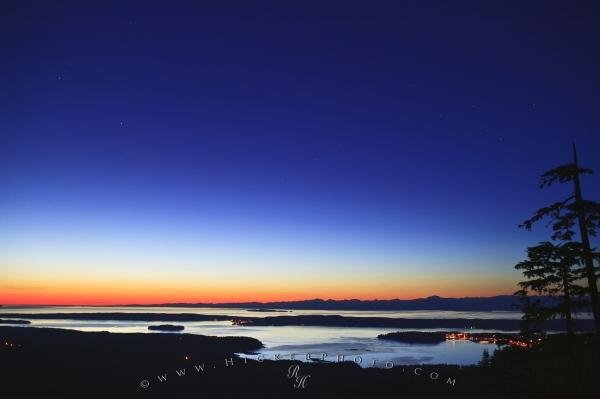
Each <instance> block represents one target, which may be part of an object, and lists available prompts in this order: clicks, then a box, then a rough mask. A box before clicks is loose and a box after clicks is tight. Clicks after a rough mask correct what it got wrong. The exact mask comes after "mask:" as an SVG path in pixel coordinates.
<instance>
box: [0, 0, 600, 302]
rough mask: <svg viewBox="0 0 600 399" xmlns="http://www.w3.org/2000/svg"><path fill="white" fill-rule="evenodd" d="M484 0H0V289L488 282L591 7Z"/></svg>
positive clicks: (503, 267)
mask: <svg viewBox="0 0 600 399" xmlns="http://www.w3.org/2000/svg"><path fill="white" fill-rule="evenodd" d="M481 3H485V4H481ZM487 3H489V2H473V3H467V2H464V3H461V5H459V6H457V5H450V4H447V2H426V1H425V2H420V1H419V2H416V1H406V2H399V1H398V2H377V1H376V2H369V3H368V4H367V3H365V2H362V3H353V2H348V1H347V2H343V3H342V2H339V3H336V2H312V1H308V2H281V1H274V2H261V1H258V2H222V1H207V2H189V3H188V2H174V3H167V2H161V3H160V4H159V3H158V2H156V3H154V2H109V1H106V2H44V1H38V2H27V1H18V2H17V1H14V2H11V1H8V2H2V6H1V7H2V10H1V11H0V15H1V17H0V18H1V19H0V48H1V49H2V50H1V52H2V57H1V58H0V71H1V73H0V91H1V92H2V96H0V303H2V304H127V303H146V304H148V303H161V302H230V301H255V300H257V301H270V300H298V299H308V298H315V297H319V298H333V299H343V298H359V299H375V298H378V299H391V298H404V299H406V298H416V297H425V296H429V295H441V296H448V297H463V296H490V295H497V294H511V293H512V292H514V291H515V290H516V289H517V287H516V283H517V282H518V281H519V278H520V276H519V273H518V272H516V271H515V270H514V265H515V263H516V262H518V261H520V260H521V259H523V257H524V255H525V248H526V247H527V246H528V245H533V244H535V243H536V242H538V241H541V240H544V239H547V237H548V235H549V234H548V231H547V230H545V229H544V228H543V226H540V227H539V228H537V229H536V230H535V231H533V232H527V231H523V230H521V229H519V228H518V224H519V223H520V222H522V221H523V220H524V219H526V218H527V217H528V216H530V214H531V213H532V212H533V211H534V210H536V209H537V208H539V207H541V206H543V205H546V204H547V203H550V202H553V201H555V200H558V199H561V198H563V197H566V196H567V195H568V190H569V188H568V187H566V186H563V187H560V186H559V187H552V188H550V189H546V190H540V189H538V187H537V182H538V178H539V175H540V174H541V173H542V172H543V171H545V170H547V169H549V168H551V167H554V166H556V165H558V164H562V163H567V162H569V161H570V157H571V143H572V142H576V144H577V147H578V152H579V157H580V162H581V164H582V165H583V166H587V167H590V168H592V169H595V170H596V171H597V172H598V173H600V112H599V106H600V97H599V96H598V92H599V89H600V75H599V74H598V71H599V70H600V55H599V53H598V51H597V38H598V37H600V35H599V34H600V24H597V23H595V22H597V19H598V10H597V9H594V8H593V7H592V6H591V5H587V4H586V3H583V2H581V3H578V4H577V5H574V4H567V3H566V2H564V3H563V4H562V5H554V3H551V2H539V3H536V2H527V3H528V4H522V3H523V2H502V4H494V5H491V4H487ZM590 4H591V3H590ZM598 179H599V178H598V175H595V176H591V177H585V178H584V180H583V190H584V195H585V196H586V197H589V198H594V199H599V198H600V184H598V183H599V181H598Z"/></svg>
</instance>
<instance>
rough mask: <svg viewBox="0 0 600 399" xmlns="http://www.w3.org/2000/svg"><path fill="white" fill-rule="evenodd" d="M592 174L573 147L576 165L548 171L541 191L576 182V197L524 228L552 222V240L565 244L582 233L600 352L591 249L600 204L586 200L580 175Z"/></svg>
mask: <svg viewBox="0 0 600 399" xmlns="http://www.w3.org/2000/svg"><path fill="white" fill-rule="evenodd" d="M591 173H592V170H591V169H586V168H580V167H579V164H578V161H577V151H576V149H575V145H573V162H572V163H569V164H566V165H561V166H558V167H556V168H554V169H551V170H549V171H547V172H546V173H544V174H543V175H542V178H541V180H540V187H541V188H544V187H548V186H551V185H552V184H554V183H567V182H572V183H573V191H572V194H571V195H569V196H568V197H567V198H566V199H564V200H562V201H558V202H555V203H553V204H551V205H549V206H547V207H544V208H540V209H538V210H537V211H536V212H535V213H534V215H533V216H532V217H531V218H530V219H528V220H526V221H525V222H523V223H522V224H521V225H520V227H523V228H525V229H527V230H531V228H532V226H533V225H534V224H535V223H536V222H538V221H540V220H542V219H549V220H550V223H549V224H550V225H551V226H552V230H553V234H552V240H555V241H561V242H574V238H575V236H576V232H575V230H578V233H579V239H580V241H579V243H580V244H581V247H580V251H579V256H580V258H581V262H582V264H583V266H584V271H585V276H586V278H587V282H588V289H587V292H588V293H589V296H590V301H591V306H592V312H593V314H594V321H595V325H596V336H597V341H598V342H599V345H598V349H599V350H600V301H599V297H598V285H597V275H596V271H597V269H598V268H597V267H595V266H594V258H595V257H597V255H596V254H595V253H594V251H593V250H592V248H591V245H590V236H595V235H596V233H597V231H598V229H600V204H599V203H597V202H594V201H589V200H585V199H584V198H583V196H582V193H581V182H580V175H583V174H591Z"/></svg>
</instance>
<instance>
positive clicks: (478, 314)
mask: <svg viewBox="0 0 600 399" xmlns="http://www.w3.org/2000/svg"><path fill="white" fill-rule="evenodd" d="M116 312H122V313H192V314H204V315H225V316H235V317H266V316H282V315H286V316H300V315H341V316H353V317H396V318H406V319H520V318H521V312H513V311H484V312H482V311H473V312H469V311H450V310H360V311H355V310H287V311H285V312H281V311H275V312H252V311H248V308H185V307H160V306H155V307H152V306H143V307H131V306H7V307H2V308H0V315H1V314H2V313H116ZM0 317H1V316H0Z"/></svg>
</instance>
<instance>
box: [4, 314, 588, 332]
mask: <svg viewBox="0 0 600 399" xmlns="http://www.w3.org/2000/svg"><path fill="white" fill-rule="evenodd" d="M0 318H3V319H21V320H40V319H49V320H56V319H60V320H95V321H97V320H115V321H147V322H155V321H160V322H185V321H187V322H194V321H197V322H202V321H231V322H232V323H233V324H235V325H239V326H240V327H246V326H248V327H251V326H263V327H264V326H312V327H371V328H402V329H405V328H416V329H419V328H422V329H436V328H448V329H481V330H499V331H517V330H519V329H520V327H521V320H518V319H458V318H457V319H408V318H390V317H353V316H339V315H300V316H283V315H281V316H267V317H251V316H249V317H236V316H227V315H202V314H194V313H122V312H114V313H31V314H27V313H0ZM575 322H576V326H577V328H578V330H581V331H591V330H593V320H589V319H575ZM545 328H546V329H548V330H552V331H564V329H565V321H564V320H561V319H556V320H548V321H546V323H545Z"/></svg>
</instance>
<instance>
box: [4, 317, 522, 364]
mask: <svg viewBox="0 0 600 399" xmlns="http://www.w3.org/2000/svg"><path fill="white" fill-rule="evenodd" d="M86 312H87V313H92V312H124V313H196V314H214V315H229V316H255V317H265V316H276V315H316V314H324V315H344V316H358V317H402V318H480V319H518V318H520V316H521V315H520V313H519V312H456V311H321V310H294V311H290V312H285V313H283V312H249V311H248V310H247V309H237V308H236V309H216V308H177V307H89V306H69V307H18V308H17V307H10V308H9V307H6V308H1V309H0V314H1V313H86ZM0 317H1V315H0ZM156 324H164V323H161V322H145V321H110V320H90V321H88V320H51V319H38V320H36V319H34V320H31V324H30V325H29V326H30V327H53V328H66V329H73V330H79V331H109V332H112V333H120V332H123V333H124V332H127V333H132V332H137V333H148V332H149V331H148V326H149V325H156ZM176 324H178V325H183V326H185V330H184V332H185V333H189V334H202V335H213V336H246V337H253V338H256V339H258V340H260V341H261V342H262V343H264V344H265V348H264V349H263V350H261V351H260V352H259V353H260V354H262V355H263V356H264V358H265V359H274V358H275V355H276V354H279V355H281V358H282V359H285V358H288V359H289V356H290V355H291V354H292V353H294V354H296V359H298V360H302V358H303V357H304V356H305V355H306V354H307V353H310V354H311V355H312V357H313V358H314V357H316V358H318V357H320V356H321V354H323V353H326V354H327V357H326V360H332V361H335V359H336V356H337V355H344V356H345V357H346V359H347V360H353V359H355V356H359V357H360V358H357V359H362V363H361V365H362V366H365V367H367V366H370V365H371V364H372V362H373V359H376V361H377V362H379V363H380V364H385V362H387V361H392V362H394V364H395V365H399V364H428V363H429V364H439V363H449V364H461V365H467V364H474V363H477V362H478V361H479V360H480V359H481V354H482V352H483V349H486V348H487V349H488V350H489V351H490V353H491V352H492V351H493V350H494V349H495V348H496V346H495V345H490V344H478V343H473V342H469V341H446V342H443V343H440V344H436V345H425V344H404V343H400V342H394V341H387V340H380V339H377V335H379V334H382V333H387V332H392V331H403V330H402V329H397V328H393V329H390V328H369V327H365V328H362V327H361V328H350V327H342V328H340V327H313V326H236V325H232V324H231V322H230V321H204V322H177V323H176ZM409 330H410V329H407V330H405V331H409ZM413 330H414V329H413ZM436 330H443V329H421V331H436ZM470 331H472V332H479V331H482V330H470ZM246 356H248V357H249V358H256V356H257V354H256V353H255V354H247V355H246Z"/></svg>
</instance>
